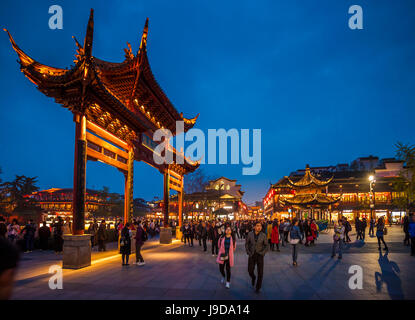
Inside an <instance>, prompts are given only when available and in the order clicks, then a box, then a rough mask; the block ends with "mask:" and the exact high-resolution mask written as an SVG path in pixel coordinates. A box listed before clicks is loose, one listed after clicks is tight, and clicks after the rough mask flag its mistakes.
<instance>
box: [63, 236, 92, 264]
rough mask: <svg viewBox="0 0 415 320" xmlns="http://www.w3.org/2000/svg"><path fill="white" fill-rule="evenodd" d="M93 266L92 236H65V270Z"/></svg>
mask: <svg viewBox="0 0 415 320" xmlns="http://www.w3.org/2000/svg"><path fill="white" fill-rule="evenodd" d="M90 265H91V235H89V234H85V235H72V234H65V235H63V263H62V268H64V269H80V268H85V267H88V266H90Z"/></svg>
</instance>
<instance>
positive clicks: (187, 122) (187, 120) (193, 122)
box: [180, 112, 200, 124]
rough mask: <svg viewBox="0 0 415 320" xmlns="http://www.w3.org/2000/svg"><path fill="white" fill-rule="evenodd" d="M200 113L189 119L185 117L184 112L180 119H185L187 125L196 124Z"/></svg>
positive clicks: (181, 113)
mask: <svg viewBox="0 0 415 320" xmlns="http://www.w3.org/2000/svg"><path fill="white" fill-rule="evenodd" d="M199 115H200V113H198V114H197V115H196V116H195V117H194V118H191V119H187V118H185V117H184V116H183V112H180V117H181V118H182V119H183V121H184V123H186V124H195V123H196V120H197V118H199Z"/></svg>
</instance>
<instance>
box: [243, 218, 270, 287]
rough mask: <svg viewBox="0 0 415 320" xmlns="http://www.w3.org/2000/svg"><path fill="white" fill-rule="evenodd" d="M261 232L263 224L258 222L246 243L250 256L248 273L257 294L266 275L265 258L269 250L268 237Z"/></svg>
mask: <svg viewBox="0 0 415 320" xmlns="http://www.w3.org/2000/svg"><path fill="white" fill-rule="evenodd" d="M261 230H262V224H261V223H260V222H256V223H255V227H254V230H253V231H251V232H250V233H249V234H248V236H247V238H246V242H245V249H246V253H247V254H248V273H249V276H250V277H251V280H252V286H255V291H256V292H257V293H258V292H259V291H260V290H261V286H262V278H263V275H264V256H265V253H266V252H267V249H268V243H267V237H266V235H265V233H263V232H262V231H261ZM255 266H256V267H257V275H258V279H257V277H256V276H255V273H254V271H255Z"/></svg>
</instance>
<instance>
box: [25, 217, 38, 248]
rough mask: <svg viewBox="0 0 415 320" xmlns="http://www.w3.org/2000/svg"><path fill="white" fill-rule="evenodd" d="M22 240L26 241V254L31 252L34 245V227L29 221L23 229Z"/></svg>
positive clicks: (31, 221)
mask: <svg viewBox="0 0 415 320" xmlns="http://www.w3.org/2000/svg"><path fill="white" fill-rule="evenodd" d="M23 233H24V239H25V241H26V252H32V251H33V248H34V244H35V233H36V225H35V224H34V223H33V220H32V219H30V220H29V222H28V224H27V225H26V226H25V227H24V229H23Z"/></svg>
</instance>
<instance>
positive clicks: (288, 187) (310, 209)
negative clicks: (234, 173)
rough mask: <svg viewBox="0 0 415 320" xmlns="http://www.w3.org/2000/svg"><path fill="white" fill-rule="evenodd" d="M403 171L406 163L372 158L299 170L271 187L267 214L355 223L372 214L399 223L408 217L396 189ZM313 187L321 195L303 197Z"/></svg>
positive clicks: (400, 195)
mask: <svg viewBox="0 0 415 320" xmlns="http://www.w3.org/2000/svg"><path fill="white" fill-rule="evenodd" d="M376 161H377V162H376ZM402 169H404V168H403V161H400V160H396V159H393V158H387V159H381V160H379V159H378V158H377V157H373V156H370V157H362V158H358V159H356V160H354V161H353V162H352V164H351V165H350V166H349V165H347V164H341V165H337V166H328V167H311V168H308V169H307V168H306V169H305V170H304V169H302V170H297V171H295V172H293V173H291V174H290V176H287V177H284V178H282V179H280V180H279V181H278V182H277V183H275V184H273V185H271V186H270V188H269V190H268V192H267V194H266V196H265V197H264V199H263V203H264V211H265V214H266V215H267V216H269V217H276V218H291V217H293V216H300V213H301V212H302V216H303V217H304V214H305V213H306V214H307V216H313V217H314V218H316V219H328V220H336V219H337V218H338V217H339V216H344V217H346V218H348V219H349V220H350V221H354V219H355V218H356V217H357V216H360V217H366V218H369V217H370V215H371V214H372V215H373V216H374V217H380V216H385V217H386V219H388V220H390V221H392V222H397V221H400V219H401V218H402V216H403V215H404V214H405V212H404V211H405V209H404V203H405V194H404V193H402V192H399V191H397V190H396V188H395V183H396V181H397V179H398V178H399V176H400V173H401V171H402ZM371 175H372V176H373V185H372V187H373V190H372V192H371V191H370V181H369V177H370V176H371ZM312 184H313V185H314V186H315V188H317V189H319V190H320V192H305V193H304V192H303V186H304V185H312ZM335 200H338V201H335ZM324 209H325V210H324Z"/></svg>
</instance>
